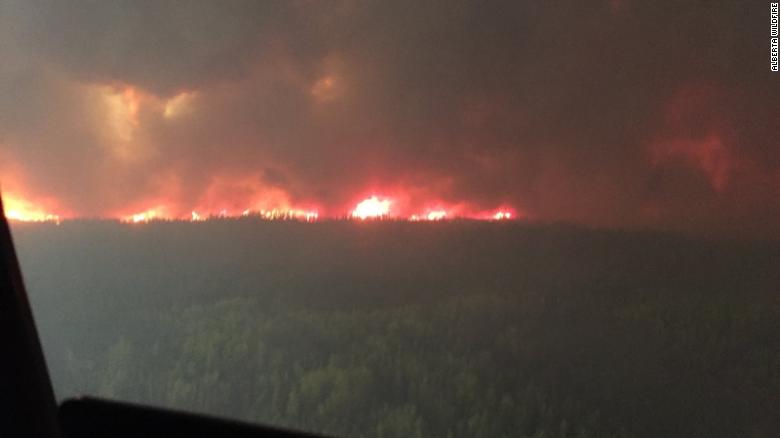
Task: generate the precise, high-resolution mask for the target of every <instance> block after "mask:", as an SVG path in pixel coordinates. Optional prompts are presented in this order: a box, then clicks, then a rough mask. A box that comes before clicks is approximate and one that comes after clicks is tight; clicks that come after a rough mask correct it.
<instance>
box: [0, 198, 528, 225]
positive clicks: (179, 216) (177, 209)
mask: <svg viewBox="0 0 780 438" xmlns="http://www.w3.org/2000/svg"><path fill="white" fill-rule="evenodd" d="M226 193H227V195H229V193H228V192H226ZM3 198H4V205H5V216H6V217H7V218H8V219H10V220H13V221H22V222H56V223H59V222H60V221H61V220H62V218H61V216H60V215H58V214H53V213H51V210H50V209H49V208H48V207H46V206H51V205H58V204H57V203H56V202H54V201H52V200H50V199H48V198H45V201H46V202H43V203H41V202H30V201H29V200H28V199H26V198H22V197H19V196H14V194H4V196H3ZM230 199H231V198H230V197H217V198H214V199H213V200H210V201H209V202H206V203H199V204H195V205H193V206H192V207H191V209H185V208H182V207H181V206H179V205H177V204H176V203H175V202H173V201H171V200H170V199H165V198H163V199H156V200H150V201H149V202H148V203H147V204H146V205H143V204H142V205H138V204H136V205H135V207H134V208H129V209H123V210H115V211H114V212H112V213H111V214H109V215H108V216H104V217H105V218H114V219H116V220H119V221H120V222H123V223H128V224H145V223H150V222H156V221H181V222H202V221H208V220H220V219H225V220H233V219H237V220H238V219H251V218H255V219H261V220H267V221H277V220H281V221H300V222H316V221H319V220H321V219H322V218H323V217H324V218H328V219H338V218H339V216H335V215H333V214H330V215H327V216H323V215H322V213H321V212H319V211H318V210H317V209H315V208H310V207H309V208H307V207H300V206H291V205H290V203H288V202H287V201H285V200H284V199H282V200H281V201H277V200H276V199H274V198H268V199H267V200H266V199H255V200H253V201H252V204H253V205H255V206H256V207H249V208H244V206H241V205H238V206H237V205H236V204H235V202H234V201H230ZM310 205H311V204H310ZM415 205H417V206H420V205H423V206H424V205H426V204H421V203H413V202H411V201H409V199H408V198H405V197H403V196H401V197H398V198H391V197H384V196H378V195H372V196H370V197H368V198H365V199H363V200H362V201H360V202H358V203H357V204H356V205H355V207H354V209H352V211H350V212H349V214H348V216H347V219H351V220H356V221H365V220H376V219H388V218H397V219H401V218H406V220H408V221H410V222H421V221H428V222H439V221H447V220H457V219H470V220H484V221H509V220H515V219H518V218H523V217H525V215H524V214H523V213H522V212H518V211H517V210H515V209H514V208H513V207H511V206H507V205H505V206H501V207H499V208H497V209H494V210H480V209H475V208H473V206H470V205H469V204H468V203H465V202H459V203H452V202H448V201H440V200H434V201H430V202H429V203H427V205H429V206H431V207H427V208H424V209H420V210H417V211H418V213H415V214H411V215H410V214H409V213H410V209H412V208H415ZM226 206H227V207H228V208H224V207H226ZM139 207H140V208H139ZM144 207H145V208H144ZM193 207H194V208H193ZM331 211H333V210H331ZM412 211H414V210H412ZM71 216H72V215H71V214H70V213H68V216H67V217H68V218H70V217H71ZM341 218H342V219H343V218H344V217H343V216H341Z"/></svg>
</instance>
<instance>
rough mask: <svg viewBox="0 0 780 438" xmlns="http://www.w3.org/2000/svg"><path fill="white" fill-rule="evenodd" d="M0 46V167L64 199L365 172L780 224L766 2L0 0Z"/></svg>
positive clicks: (81, 208)
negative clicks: (50, 0)
mask: <svg viewBox="0 0 780 438" xmlns="http://www.w3.org/2000/svg"><path fill="white" fill-rule="evenodd" d="M0 59H2V63H0V160H2V161H0V172H2V173H1V174H2V176H3V178H4V181H3V184H4V187H5V188H11V189H16V190H17V191H22V192H24V195H25V196H27V197H29V198H33V199H46V200H48V201H47V202H52V203H54V204H55V205H56V206H57V207H58V208H60V209H62V210H63V211H68V212H71V214H73V215H79V216H100V215H106V214H110V213H111V212H116V211H119V210H121V209H123V208H131V207H128V206H132V208H136V207H138V208H141V207H143V205H144V203H148V202H152V201H150V200H155V201H159V200H162V201H161V202H166V203H169V204H171V205H174V206H175V208H178V209H181V210H183V211H187V209H191V208H192V206H199V205H207V206H214V207H224V206H225V204H226V203H227V204H228V205H227V206H228V207H235V208H240V207H241V204H242V203H244V204H246V203H247V202H250V201H252V200H256V199H259V198H263V197H270V198H274V197H281V198H284V199H285V202H289V203H291V204H301V205H308V204H310V205H316V206H319V207H320V208H321V209H324V210H327V211H328V213H331V214H337V213H338V212H340V211H342V210H344V209H347V208H349V206H351V205H353V204H354V202H355V200H357V199H360V198H361V197H365V196H366V195H367V194H371V193H379V192H385V193H388V194H391V195H392V194H394V193H403V194H405V195H404V196H407V197H408V202H409V204H410V205H415V204H422V203H425V202H428V200H436V201H441V202H447V203H468V204H469V205H472V206H473V207H474V208H492V207H494V206H498V205H510V206H513V207H515V208H517V209H518V210H520V211H523V212H524V213H526V214H527V215H528V217H529V218H533V219H535V220H540V221H565V222H574V223H579V224H585V225H594V226H608V227H613V226H617V227H650V228H658V229H673V230H682V231H688V232H697V233H708V234H709V233H714V234H717V235H721V236H732V235H733V236H739V235H750V236H773V237H777V236H778V234H780V233H778V228H780V227H779V226H778V225H780V141H778V138H779V136H778V134H779V132H778V126H779V125H780V123H779V122H780V74H778V73H772V72H771V71H770V69H769V4H768V3H762V2H752V3H750V4H749V5H748V4H746V3H742V2H725V1H708V2H703V1H693V2H664V1H645V2H640V1H632V0H605V1H595V2H574V1H572V2H566V1H543V2H542V1H539V2H536V1H534V2H532V1H520V0H514V1H507V2H503V1H491V2H480V1H451V0H448V1H422V2H421V1H405V0H394V1H279V2H271V1H260V2H258V1H247V2H241V1H220V2H216V1H215V2H196V1H193V2H177V1H170V2H166V1H127V2H124V1H94V2H93V1H89V2H38V1H12V0H6V1H4V2H2V3H0ZM220 203H221V204H220ZM217 204H219V205H217ZM234 204H235V205H234Z"/></svg>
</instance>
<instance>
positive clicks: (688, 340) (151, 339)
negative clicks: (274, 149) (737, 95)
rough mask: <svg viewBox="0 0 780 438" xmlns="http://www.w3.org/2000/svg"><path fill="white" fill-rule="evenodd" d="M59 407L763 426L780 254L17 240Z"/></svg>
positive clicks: (675, 242)
mask: <svg viewBox="0 0 780 438" xmlns="http://www.w3.org/2000/svg"><path fill="white" fill-rule="evenodd" d="M15 237H16V239H17V245H18V247H19V248H18V249H19V251H20V256H21V259H22V263H23V270H24V272H25V275H26V279H27V283H28V288H29V289H30V294H31V299H32V301H33V306H34V312H35V315H36V318H37V320H38V325H39V327H40V331H41V334H42V337H43V341H44V348H45V350H46V354H47V359H48V361H49V363H50V368H51V372H52V375H53V378H54V383H55V386H56V390H57V393H58V396H59V397H63V398H64V397H68V396H72V395H75V394H77V393H89V394H95V395H100V396H105V397H111V398H118V399H122V400H129V401H136V402H142V403H149V404H155V405H161V406H169V407H175V408H180V409H188V410H194V411H199V412H208V413H212V414H217V415H224V416H229V417H233V418H240V419H244V420H249V421H254V422H262V423H268V424H274V425H281V426H287V427H292V428H297V429H304V430H311V431H316V432H323V433H327V434H332V435H337V436H346V437H491V438H492V437H567V438H569V437H571V438H580V437H660V436H663V437H737V436H744V437H769V436H774V434H775V433H776V431H777V430H779V428H780V424H778V421H777V415H776V413H777V412H778V409H780V335H778V333H780V294H779V293H778V292H780V291H778V289H777V288H778V285H780V245H778V244H776V243H755V242H753V243H736V242H732V243H718V242H707V241H698V240H691V239H684V238H679V237H674V236H669V235H664V234H658V233H627V232H606V231H594V230H584V229H577V228H572V227H564V226H531V225H520V224H510V223H506V224H484V223H472V222H454V223H436V224H426V223H418V224H409V223H392V222H390V223H365V224H363V223H349V222H325V223H317V224H300V223H293V222H284V223H274V222H263V221H252V220H245V221H225V222H206V223H192V224H189V223H157V224H147V225H142V226H130V225H120V224H116V223H103V222H92V223H64V224H62V225H60V226H55V225H34V226H31V225H25V226H17V227H16V229H15Z"/></svg>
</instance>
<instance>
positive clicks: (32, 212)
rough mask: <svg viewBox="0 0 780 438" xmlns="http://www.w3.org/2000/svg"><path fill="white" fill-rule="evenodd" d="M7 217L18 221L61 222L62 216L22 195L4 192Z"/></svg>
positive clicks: (4, 206)
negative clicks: (48, 210)
mask: <svg viewBox="0 0 780 438" xmlns="http://www.w3.org/2000/svg"><path fill="white" fill-rule="evenodd" d="M3 208H4V210H5V217H6V218H8V219H9V220H12V221H17V222H55V223H59V222H60V216H59V215H57V214H53V213H50V212H47V211H46V209H45V208H43V207H41V206H39V205H36V204H34V203H32V202H30V201H28V200H26V199H23V198H21V197H18V196H15V195H11V194H7V193H6V194H3Z"/></svg>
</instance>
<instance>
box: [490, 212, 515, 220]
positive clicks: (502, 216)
mask: <svg viewBox="0 0 780 438" xmlns="http://www.w3.org/2000/svg"><path fill="white" fill-rule="evenodd" d="M512 217H513V215H512V213H511V212H509V211H502V210H499V211H497V212H496V214H494V215H493V219H494V220H497V221H500V220H509V219H512Z"/></svg>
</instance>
